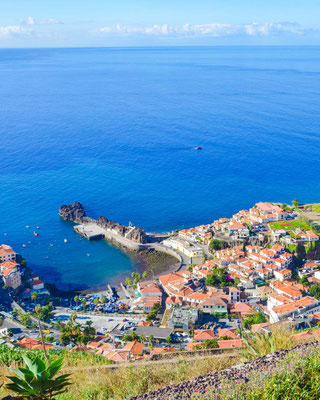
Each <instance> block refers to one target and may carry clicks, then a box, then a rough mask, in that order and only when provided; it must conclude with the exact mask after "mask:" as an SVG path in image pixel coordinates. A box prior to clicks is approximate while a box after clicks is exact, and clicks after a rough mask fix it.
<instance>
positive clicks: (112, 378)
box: [0, 329, 320, 400]
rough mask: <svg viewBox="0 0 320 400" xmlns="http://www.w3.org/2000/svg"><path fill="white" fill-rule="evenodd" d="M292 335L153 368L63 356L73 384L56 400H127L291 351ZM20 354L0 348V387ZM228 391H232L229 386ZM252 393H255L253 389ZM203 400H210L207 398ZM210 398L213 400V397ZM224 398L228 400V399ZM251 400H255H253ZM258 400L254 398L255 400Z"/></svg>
mask: <svg viewBox="0 0 320 400" xmlns="http://www.w3.org/2000/svg"><path fill="white" fill-rule="evenodd" d="M292 333H293V332H288V331H284V330H283V329H278V330H275V331H274V332H273V338H272V340H270V338H268V337H264V336H257V337H256V338H255V339H248V341H247V345H248V346H247V347H246V348H245V349H244V350H241V351H239V352H238V356H237V357H234V356H233V357H232V356H231V355H226V354H223V355H221V356H220V355H219V356H212V357H208V358H206V359H197V360H193V361H187V360H184V359H183V358H180V359H179V360H177V362H175V363H170V364H169V363H154V364H152V365H139V364H138V363H136V364H132V366H130V367H121V366H120V367H119V368H117V369H110V368H108V367H107V368H106V367H105V366H104V365H103V364H106V360H105V359H104V358H103V357H97V356H94V355H92V354H82V353H74V354H72V353H66V356H65V367H64V371H63V372H64V373H65V372H70V373H72V380H73V382H74V384H73V385H72V386H71V387H70V389H69V391H68V392H67V393H65V394H61V395H59V396H57V397H56V400H78V399H83V400H107V399H125V398H128V397H130V396H136V395H138V394H142V393H145V392H148V391H150V390H154V389H158V388H160V387H163V386H167V385H173V384H177V383H179V382H182V381H185V380H190V379H192V378H194V377H197V376H199V375H204V374H206V373H208V372H210V371H214V370H222V369H225V368H227V367H229V366H231V365H236V364H239V363H241V362H243V361H245V360H250V359H253V358H255V357H258V356H262V355H265V354H268V353H270V352H273V351H277V350H279V349H281V348H282V349H286V348H291V347H293V346H294V345H295V344H296V343H295V342H294V341H293V340H292ZM23 352H25V350H22V349H14V350H10V349H8V348H5V347H4V346H0V377H1V378H0V384H2V383H4V382H5V381H6V380H5V378H4V376H5V375H8V374H9V371H8V369H7V366H6V365H8V364H10V365H12V366H13V365H16V364H17V363H18V364H19V362H21V354H22V353H23ZM28 353H29V354H32V355H33V356H35V355H36V354H40V355H41V352H40V351H36V352H34V351H32V352H30V351H29V352H28ZM57 356H58V355H57V354H55V353H54V352H51V355H50V357H51V358H52V359H54V358H55V357H57ZM319 363H320V361H319ZM92 366H93V368H92ZM236 389H237V390H238V389H239V390H240V389H241V390H242V389H243V388H242V386H241V385H237V386H236ZM228 390H229V389H228ZM230 390H231V391H232V390H233V387H232V385H231V389H230ZM253 390H256V389H254V388H253V389H252V391H253ZM253 393H254V392H253ZM7 394H9V393H8V392H7V391H6V390H5V389H4V388H0V397H1V395H3V396H4V395H7ZM226 394H227V391H224V392H223V395H226ZM208 395H209V392H208ZM259 395H260V394H259ZM212 396H213V395H212ZM241 396H242V394H241ZM206 398H208V399H209V398H210V397H206ZM211 398H212V399H213V398H214V397H211ZM225 398H226V399H227V398H228V397H225ZM233 398H235V399H237V397H229V398H228V399H233ZM240 398H246V397H239V400H240ZM251 398H252V399H255V397H251ZM258 398H259V397H256V399H258ZM261 398H263V397H261ZM265 398H268V397H265ZM271 398H272V397H271ZM275 398H278V397H275ZM221 399H222V397H221ZM279 399H280V397H279Z"/></svg>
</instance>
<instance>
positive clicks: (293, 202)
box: [292, 199, 299, 207]
mask: <svg viewBox="0 0 320 400" xmlns="http://www.w3.org/2000/svg"><path fill="white" fill-rule="evenodd" d="M292 205H293V206H294V207H298V205H299V201H298V200H297V199H293V200H292Z"/></svg>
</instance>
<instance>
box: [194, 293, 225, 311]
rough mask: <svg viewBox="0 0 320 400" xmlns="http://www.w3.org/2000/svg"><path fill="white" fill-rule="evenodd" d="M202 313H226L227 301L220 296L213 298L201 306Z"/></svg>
mask: <svg viewBox="0 0 320 400" xmlns="http://www.w3.org/2000/svg"><path fill="white" fill-rule="evenodd" d="M201 308H202V311H203V312H204V313H207V314H214V313H227V312H228V307H227V301H226V300H225V299H223V298H222V297H220V296H213V297H209V298H208V299H206V300H205V301H204V302H203V303H202V304H201Z"/></svg>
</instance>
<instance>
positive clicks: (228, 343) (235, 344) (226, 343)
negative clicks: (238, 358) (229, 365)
mask: <svg viewBox="0 0 320 400" xmlns="http://www.w3.org/2000/svg"><path fill="white" fill-rule="evenodd" d="M217 343H218V345H219V348H220V349H234V348H239V347H242V345H243V340H242V339H231V340H218V341H217Z"/></svg>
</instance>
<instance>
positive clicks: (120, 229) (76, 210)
mask: <svg viewBox="0 0 320 400" xmlns="http://www.w3.org/2000/svg"><path fill="white" fill-rule="evenodd" d="M59 215H60V217H61V218H63V219H65V220H68V221H72V222H75V223H78V224H86V223H90V222H91V223H95V224H96V225H97V226H99V227H100V228H103V229H105V230H108V231H111V232H113V233H114V234H116V235H119V236H121V237H123V238H126V239H128V240H131V241H133V242H135V243H141V244H144V243H146V242H147V235H146V232H145V231H144V230H143V229H141V228H136V227H134V226H126V225H122V224H120V223H119V222H114V221H111V220H109V219H108V218H106V217H98V219H97V220H94V219H92V218H89V217H88V216H87V214H86V212H85V210H84V207H83V205H82V204H81V203H80V202H78V201H76V202H75V203H72V204H68V205H62V206H61V207H60V208H59Z"/></svg>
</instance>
